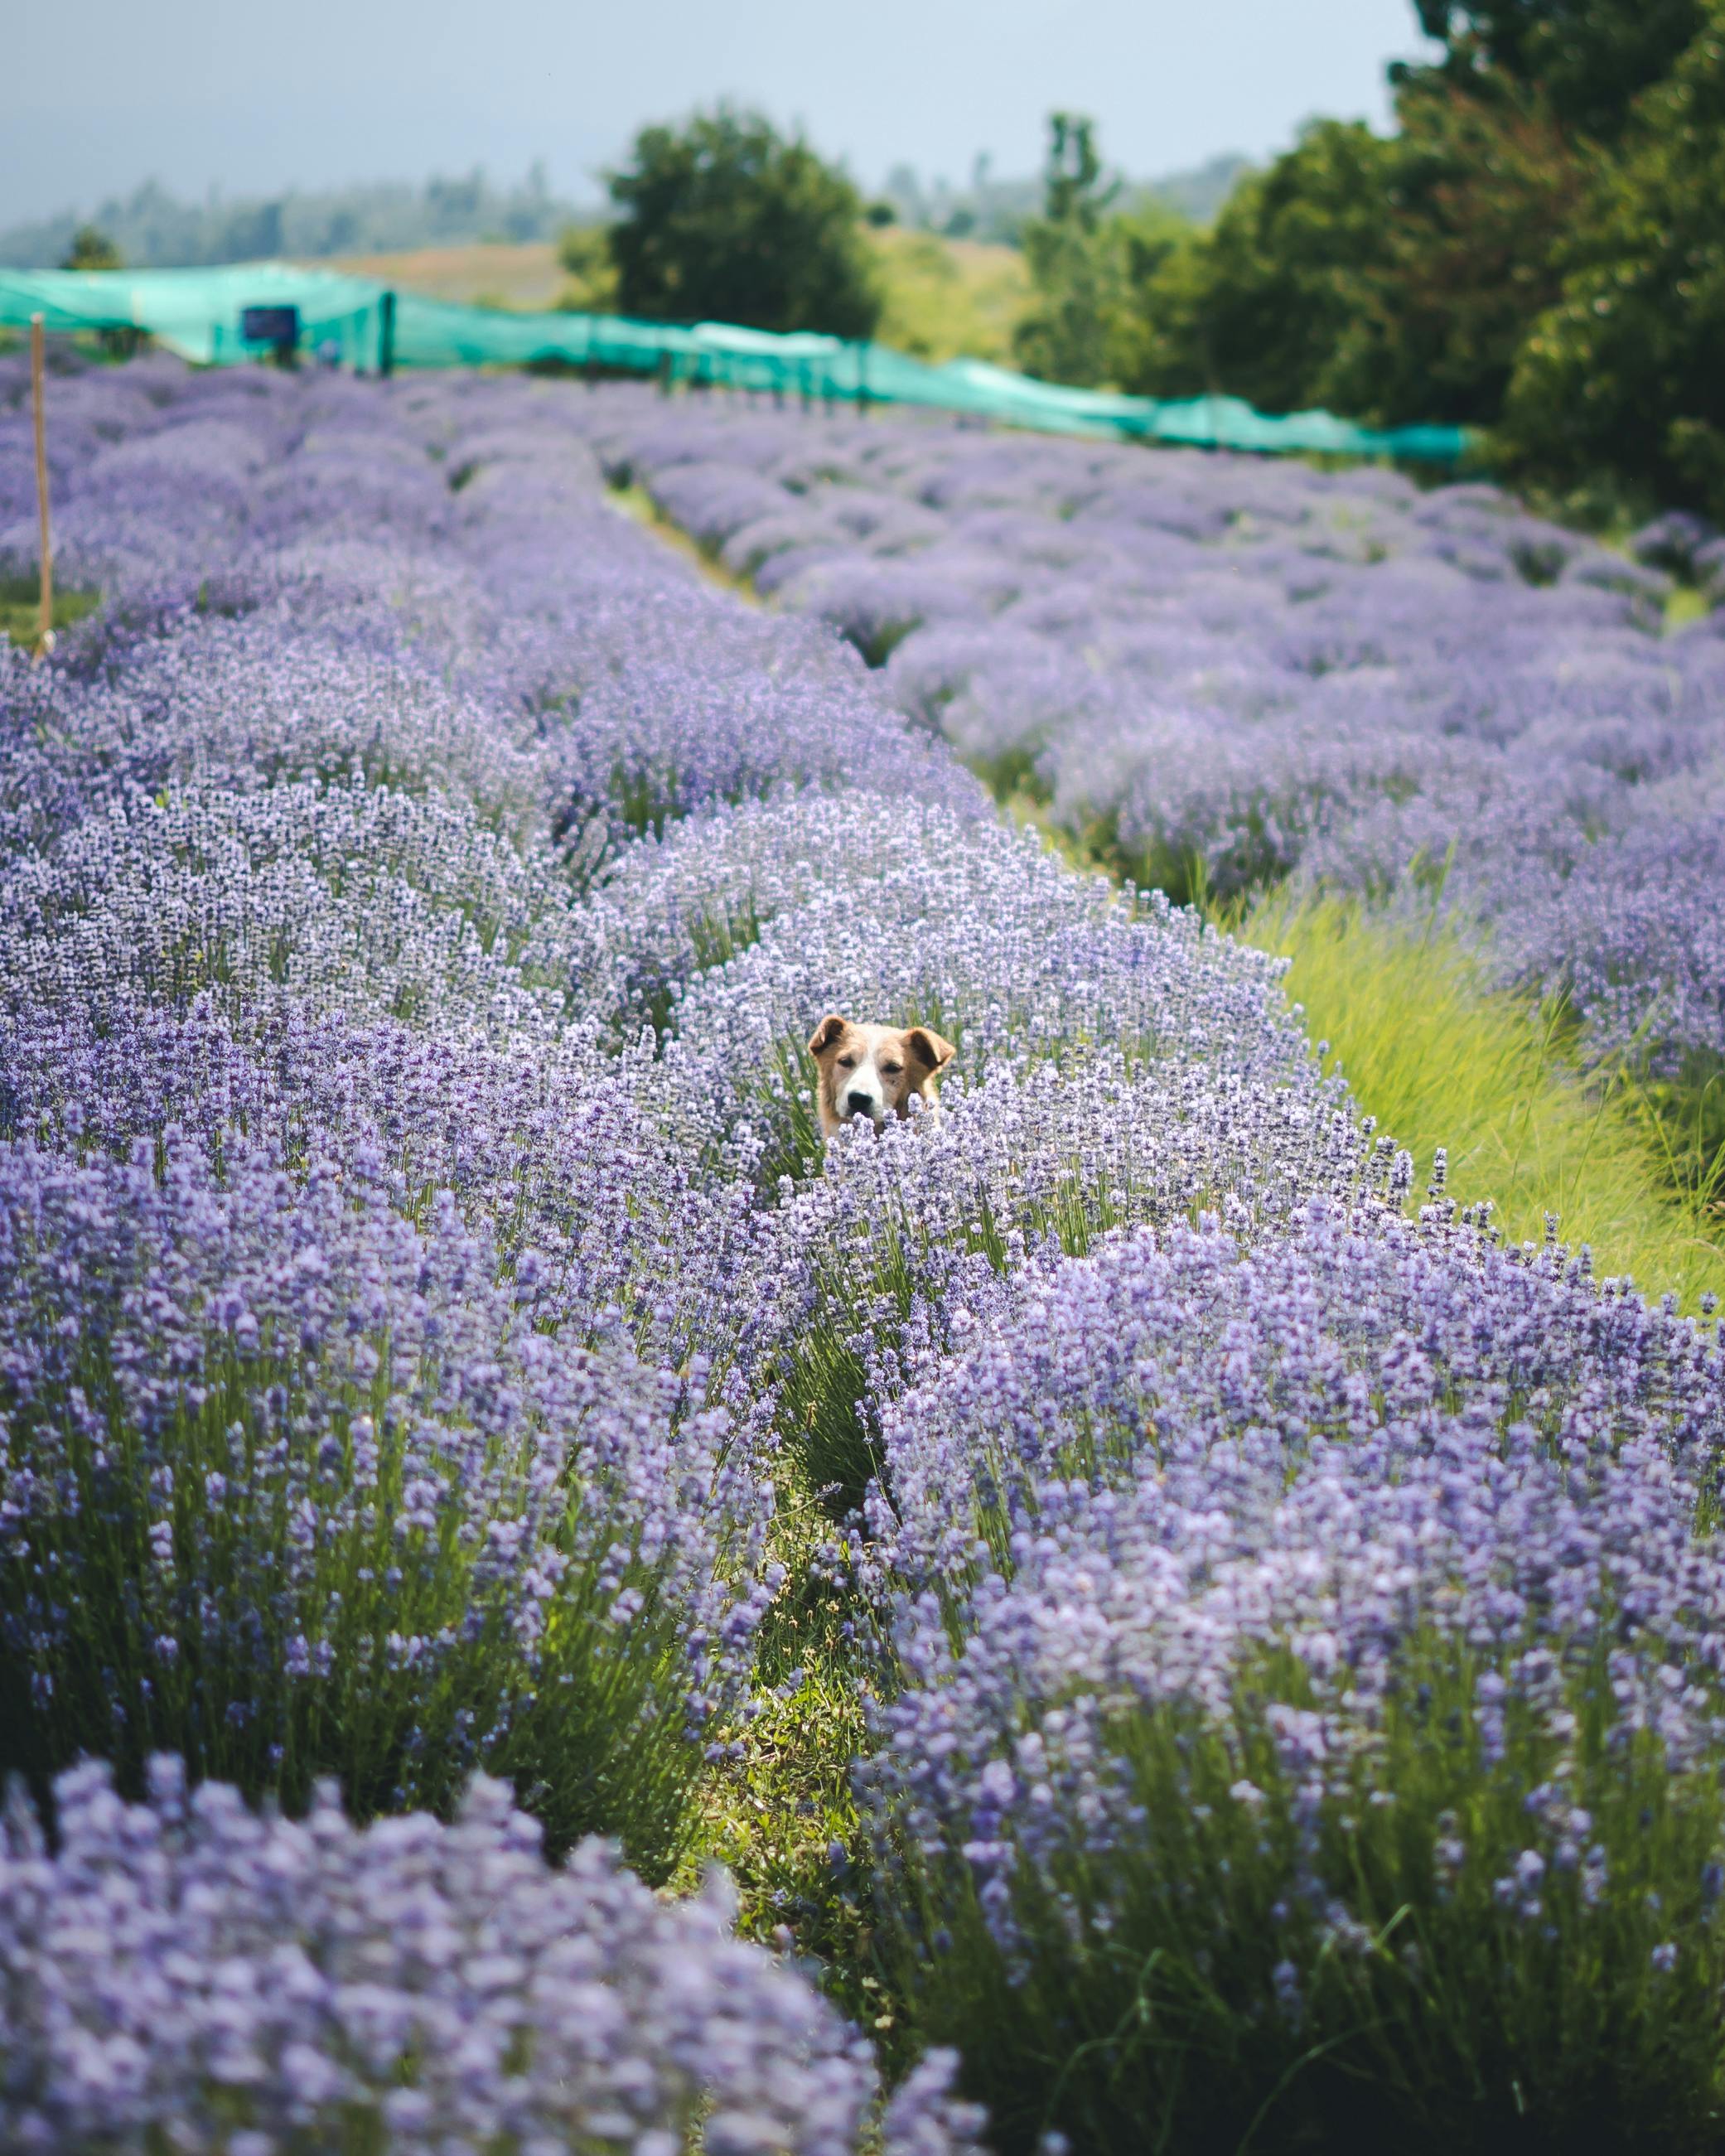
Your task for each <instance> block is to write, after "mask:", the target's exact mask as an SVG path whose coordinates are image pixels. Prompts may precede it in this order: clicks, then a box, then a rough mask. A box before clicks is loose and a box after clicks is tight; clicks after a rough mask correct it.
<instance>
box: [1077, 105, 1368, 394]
mask: <svg viewBox="0 0 1725 2156" xmlns="http://www.w3.org/2000/svg"><path fill="white" fill-rule="evenodd" d="M1395 157H1396V151H1395V146H1394V144H1393V143H1391V142H1388V141H1384V140H1383V139H1382V138H1381V137H1380V136H1376V135H1374V134H1373V132H1372V131H1371V130H1370V129H1369V128H1368V127H1366V126H1363V125H1361V124H1360V123H1359V122H1358V121H1339V120H1321V121H1316V122H1314V123H1313V124H1312V126H1308V127H1307V129H1306V130H1305V131H1304V132H1303V133H1302V135H1301V138H1300V141H1299V142H1298V144H1297V145H1296V147H1295V148H1294V149H1292V150H1291V151H1288V152H1287V153H1286V156H1284V157H1278V158H1277V159H1276V162H1275V163H1274V164H1273V165H1271V166H1270V167H1267V168H1266V170H1265V171H1263V172H1253V173H1249V174H1248V175H1247V176H1246V177H1245V179H1243V180H1242V181H1241V182H1240V184H1239V186H1238V187H1235V191H1234V193H1232V194H1231V195H1230V197H1229V198H1228V200H1227V202H1226V203H1224V205H1223V208H1222V211H1221V213H1220V215H1219V217H1218V218H1217V219H1216V222H1215V223H1214V226H1213V227H1212V228H1211V229H1210V230H1209V232H1207V233H1198V234H1193V235H1191V237H1190V238H1189V239H1185V240H1184V241H1183V242H1180V243H1178V244H1174V245H1173V246H1171V247H1170V246H1168V245H1166V244H1156V243H1154V242H1153V243H1151V244H1148V245H1141V247H1140V249H1139V250H1138V257H1137V259H1138V265H1139V269H1140V270H1141V272H1142V271H1143V270H1145V269H1147V272H1148V274H1147V275H1140V276H1138V277H1137V279H1136V280H1135V281H1134V285H1133V288H1132V298H1131V301H1130V303H1129V306H1128V309H1127V321H1126V322H1125V323H1124V324H1123V325H1122V333H1121V340H1120V346H1121V351H1122V359H1121V362H1120V363H1119V365H1118V367H1117V373H1118V375H1119V377H1120V378H1121V380H1122V385H1123V386H1124V387H1126V388H1132V389H1136V390H1140V391H1142V392H1145V393H1147V394H1149V395H1152V396H1163V397H1193V396H1199V395H1202V394H1204V393H1206V392H1209V391H1213V390H1226V391H1228V392H1229V393H1230V394H1232V395H1234V396H1236V397H1244V398H1246V399H1247V400H1248V402H1250V403H1254V404H1255V405H1257V406H1258V407H1259V408H1260V409H1262V410H1264V411H1267V412H1289V411H1297V410H1300V409H1301V408H1305V407H1307V406H1309V405H1310V404H1311V403H1313V402H1314V401H1315V395H1314V393H1315V388H1316V385H1317V383H1318V382H1319V381H1320V380H1321V379H1322V376H1323V373H1324V371H1325V369H1326V367H1327V365H1328V364H1329V362H1330V359H1331V357H1332V354H1333V353H1334V352H1335V351H1336V349H1337V345H1338V343H1339V342H1340V341H1341V339H1342V337H1343V335H1344V333H1345V332H1346V331H1347V329H1348V325H1349V323H1350V322H1351V321H1352V320H1353V316H1354V315H1355V313H1356V311H1357V310H1358V305H1359V280H1360V276H1361V273H1362V271H1363V269H1366V268H1367V267H1368V266H1370V265H1373V264H1381V263H1383V262H1384V260H1385V259H1387V251H1386V241H1385V223H1386V219H1385V215H1384V204H1385V199H1386V196H1387V194H1388V193H1389V187H1390V185H1391V180H1390V173H1391V171H1392V168H1393V167H1394V160H1395Z"/></svg>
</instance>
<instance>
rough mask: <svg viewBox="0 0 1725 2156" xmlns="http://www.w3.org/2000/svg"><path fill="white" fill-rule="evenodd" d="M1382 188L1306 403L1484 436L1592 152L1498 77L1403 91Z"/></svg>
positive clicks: (1548, 298) (1536, 101) (1550, 285)
mask: <svg viewBox="0 0 1725 2156" xmlns="http://www.w3.org/2000/svg"><path fill="white" fill-rule="evenodd" d="M1397 105H1398V115H1399V119H1400V121H1401V131H1400V133H1399V135H1398V136H1397V137H1396V138H1395V141H1394V146H1393V151H1392V154H1391V156H1390V157H1389V158H1388V159H1387V160H1385V161H1384V171H1383V174H1382V177H1384V179H1385V180H1386V181H1387V182H1388V187H1387V193H1386V196H1385V198H1384V203H1383V209H1382V215H1383V219H1384V228H1383V234H1382V244H1381V247H1380V248H1379V249H1378V250H1376V251H1375V252H1374V253H1368V254H1365V255H1363V257H1362V259H1361V260H1360V261H1359V262H1358V264H1356V266H1355V268H1354V270H1353V273H1352V275H1351V276H1350V277H1349V279H1348V291H1349V300H1350V305H1349V311H1348V321H1347V322H1346V324H1345V325H1344V326H1343V330H1342V331H1341V334H1340V336H1338V338H1337V342H1336V346H1335V349H1334V351H1333V352H1332V354H1331V355H1330V357H1329V358H1328V360H1327V362H1325V363H1324V364H1323V365H1322V366H1321V367H1320V368H1319V370H1318V372H1317V376H1316V377H1315V378H1314V379H1313V381H1312V384H1311V388H1312V401H1313V402H1314V403H1321V404H1327V405H1330V406H1332V407H1333V408H1335V409H1337V410H1338V411H1343V412H1348V413H1355V414H1358V416H1359V417H1361V418H1366V419H1368V420H1371V421H1373V422H1375V423H1378V424H1379V425H1384V426H1399V425H1402V424H1404V423H1409V422H1412V421H1419V420H1422V419H1431V420H1450V421H1456V422H1459V423H1462V424H1464V425H1473V426H1485V425H1489V424H1490V423H1491V422H1492V421H1493V420H1495V419H1496V418H1497V414H1498V413H1499V411H1500V409H1501V408H1502V402H1503V396H1504V392H1505V391H1506V389H1507V388H1508V386H1509V379H1510V375H1511V372H1512V369H1513V367H1514V366H1515V362H1516V355H1517V352H1518V351H1519V350H1520V347H1521V344H1522V339H1523V338H1524V336H1526V335H1527V330H1528V328H1529V326H1530V325H1531V324H1532V321H1534V319H1535V318H1536V316H1538V314H1539V313H1540V312H1541V311H1542V310H1543V309H1544V308H1546V307H1548V306H1550V305H1552V304H1553V302H1554V301H1555V300H1556V299H1557V297H1558V293H1559V291H1560V290H1561V288H1562V276H1563V269H1562V264H1563V258H1564V251H1565V249H1566V247H1567V245H1568V239H1569V234H1570V231H1571V228H1572V225H1573V223H1574V217H1575V213H1576V206H1577V204H1578V203H1579V202H1580V201H1582V200H1584V198H1585V197H1586V194H1587V192H1588V190H1589V187H1590V186H1591V185H1592V184H1593V172H1594V167H1595V166H1596V165H1597V163H1598V157H1597V153H1593V154H1592V155H1589V152H1588V151H1586V149H1585V147H1584V144H1583V143H1582V141H1580V139H1579V138H1578V137H1577V136H1574V134H1573V133H1571V132H1570V131H1568V130H1566V129H1565V128H1563V126H1561V125H1560V124H1559V123H1558V121H1557V120H1556V119H1555V118H1554V116H1553V114H1552V112H1551V110H1550V109H1549V107H1548V105H1546V103H1545V101H1544V100H1543V98H1541V97H1540V96H1539V95H1538V93H1537V92H1534V91H1530V90H1527V89H1526V88H1525V87H1524V86H1523V85H1522V84H1520V83H1518V82H1517V80H1515V79H1514V78H1513V77H1511V76H1507V75H1504V74H1496V73H1494V74H1486V75H1482V76H1481V77H1479V78H1477V79H1476V80H1474V81H1473V82H1471V83H1470V84H1469V85H1467V87H1466V89H1462V88H1460V87H1458V86H1457V85H1455V84H1453V83H1451V82H1450V81H1448V80H1445V78H1444V77H1442V76H1441V75H1435V76H1425V77H1421V78H1416V79H1414V80H1409V81H1407V82H1404V85H1403V86H1402V88H1401V90H1400V93H1399V96H1398V99H1397Z"/></svg>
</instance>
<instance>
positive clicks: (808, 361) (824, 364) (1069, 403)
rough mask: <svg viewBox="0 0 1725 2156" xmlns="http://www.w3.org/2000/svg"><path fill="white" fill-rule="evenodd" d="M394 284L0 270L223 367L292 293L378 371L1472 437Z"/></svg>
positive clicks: (1367, 437)
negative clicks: (522, 375) (650, 383)
mask: <svg viewBox="0 0 1725 2156" xmlns="http://www.w3.org/2000/svg"><path fill="white" fill-rule="evenodd" d="M389 291H390V288H389V287H388V286H386V285H382V284H379V283H377V282H375V281H374V280H371V279H368V278H364V277H348V276H343V275H340V274H339V273H337V272H336V271H333V270H327V269H300V268H297V267H295V265H294V264H291V263H286V262H253V263H236V264H228V265H226V266H224V267H223V268H220V269H141V270H130V269H0V326H8V327H14V328H22V327H23V326H25V325H27V324H28V321H29V320H30V318H31V316H33V315H35V314H40V315H41V316H42V317H43V319H44V325H45V326H46V327H47V328H48V329H49V330H50V331H61V332H64V331H76V330H86V331H91V330H128V329H130V330H136V331H142V332H144V333H145V334H146V335H148V336H151V337H152V338H154V339H155V341H157V343H158V344H161V345H165V346H167V348H168V349H169V350H170V351H172V352H178V353H179V354H180V356H181V357H182V358H184V359H187V360H190V361H192V362H193V363H194V364H196V365H198V366H201V367H228V366H234V365H238V364H239V363H240V362H245V361H249V360H254V359H256V358H258V357H261V356H262V353H263V351H264V347H262V346H259V345H257V344H254V343H250V342H249V341H247V340H246V338H245V337H244V336H243V335H242V333H241V329H240V317H241V316H242V315H243V314H244V311H245V310H246V309H247V308H248V307H266V306H293V307H297V308H298V310H299V314H300V349H301V350H302V351H304V352H308V353H319V354H322V355H325V356H327V357H331V358H333V359H335V360H336V361H337V362H339V363H340V364H341V365H343V366H348V367H360V368H364V369H367V370H368V371H369V370H373V369H375V368H377V367H378V366H379V365H380V363H382V362H384V361H385V359H386V357H387V359H388V362H389V363H391V364H393V366H396V367H528V366H534V365H538V366H551V365H561V366H566V367H576V368H583V369H588V370H591V371H593V372H606V373H618V372H622V373H635V374H649V375H656V376H657V377H659V378H660V380H661V381H662V382H665V384H666V385H667V386H668V387H669V386H670V385H671V384H674V383H676V382H698V383H712V384H716V385H720V386H723V387H726V388H733V389H749V390H755V391H766V392H768V393H772V394H773V395H775V396H778V397H797V398H805V399H808V400H809V401H814V400H815V399H820V400H822V401H825V402H832V401H834V400H839V399H842V400H843V401H845V402H846V403H855V404H859V405H864V406H866V405H870V404H908V405H920V406H922V407H925V408H928V409H931V410H935V411H942V412H954V413H962V414H964V415H967V416H968V417H971V418H977V419H985V420H995V421H999V422H1000V423H1003V424H1005V425H1008V426H1014V427H1028V428H1034V429H1038V430H1040V431H1041V432H1044V433H1048V434H1087V435H1091V436H1095V437H1096V438H1097V439H1115V440H1119V439H1128V440H1131V439H1137V440H1142V441H1153V442H1178V443H1184V444H1189V445H1191V446H1194V447H1201V448H1205V449H1248V450H1255V451H1259V452H1262V453H1266V454H1274V453H1277V452H1281V453H1286V452H1303V453H1307V454H1312V453H1317V454H1330V455H1335V456H1354V457H1394V458H1398V459H1413V460H1414V461H1417V462H1420V463H1427V464H1444V465H1453V464H1455V463H1457V462H1459V461H1460V460H1461V458H1463V457H1464V456H1465V455H1466V454H1467V451H1468V448H1469V435H1468V432H1467V430H1466V429H1465V428H1461V427H1451V426H1435V425H1434V426H1413V427H1394V428H1388V429H1377V428H1371V427H1360V426H1356V425H1355V424H1354V423H1353V421H1352V420H1349V419H1342V418H1337V416H1336V414H1335V413H1332V412H1289V413H1283V414H1281V415H1273V414H1271V413H1265V412H1258V411H1255V410H1254V409H1253V408H1252V407H1251V406H1250V404H1246V403H1242V402H1241V401H1240V398H1237V397H1219V396H1218V397H1189V398H1157V397H1124V396H1120V395H1117V394H1115V393H1111V392H1110V391H1107V390H1101V389H1068V388H1062V387H1061V386H1060V384H1059V383H1056V382H1037V381H1034V380H1033V379H1032V378H1031V377H1029V375H1024V374H1014V373H1013V372H1010V370H1009V369H1008V368H1006V367H991V366H989V365H988V363H987V362H985V361H983V360H979V359H955V360H949V361H948V362H947V363H946V364H945V365H944V366H942V367H934V366H931V365H929V364H928V363H927V362H926V361H923V360H919V359H912V358H911V357H910V356H909V354H908V353H906V352H895V351H894V350H893V349H892V348H891V346H888V345H881V344H863V343H854V342H850V341H846V340H845V339H843V338H839V337H830V336H816V335H814V334H812V333H809V332H806V331H805V332H798V334H795V335H793V336H775V335H773V333H772V332H771V331H767V330H751V329H742V328H739V327H738V326H737V325H736V324H735V323H732V322H695V323H692V324H687V325H680V324H675V323H668V322H645V321H631V320H629V318H628V317H627V316H621V315H577V314H558V313H549V314H538V315H536V314H514V313H511V312H508V311H506V310H504V309H502V308H498V307H470V306H462V305H457V304H456V303H454V301H451V300H428V299H424V298H422V297H421V296H420V295H418V293H415V292H407V291H400V290H397V291H396V292H395V293H394V295H393V300H394V322H393V332H392V333H389V334H387V335H386V331H385V327H384V322H385V315H386V306H385V301H386V299H387V298H388V295H389Z"/></svg>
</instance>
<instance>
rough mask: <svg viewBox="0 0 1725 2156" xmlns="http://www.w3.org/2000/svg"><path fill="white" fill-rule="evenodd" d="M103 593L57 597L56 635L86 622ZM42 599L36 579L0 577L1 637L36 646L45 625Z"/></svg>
mask: <svg viewBox="0 0 1725 2156" xmlns="http://www.w3.org/2000/svg"><path fill="white" fill-rule="evenodd" d="M101 600H102V595H101V593H100V592H82V591H70V592H69V591H61V590H59V589H56V591H55V593H54V633H55V634H56V635H58V634H59V632H60V630H62V629H69V628H70V627H71V626H72V624H73V623H74V622H76V621H82V620H83V619H84V617H85V615H86V614H88V613H95V609H96V608H97V607H99V606H100V604H101ZM41 619H42V613H41V598H40V594H39V588H38V586H37V583H36V579H35V578H34V577H0V637H9V638H10V639H11V640H12V641H13V643H14V644H33V643H34V642H35V641H36V631H37V629H38V627H39V624H40V622H41Z"/></svg>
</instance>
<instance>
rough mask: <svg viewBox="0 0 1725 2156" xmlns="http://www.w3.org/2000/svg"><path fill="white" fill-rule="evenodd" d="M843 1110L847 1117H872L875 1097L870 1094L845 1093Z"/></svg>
mask: <svg viewBox="0 0 1725 2156" xmlns="http://www.w3.org/2000/svg"><path fill="white" fill-rule="evenodd" d="M845 1112H846V1114H847V1115H852V1116H872V1115H873V1114H874V1112H875V1096H874V1095H873V1094H872V1093H847V1094H846V1095H845Z"/></svg>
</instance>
